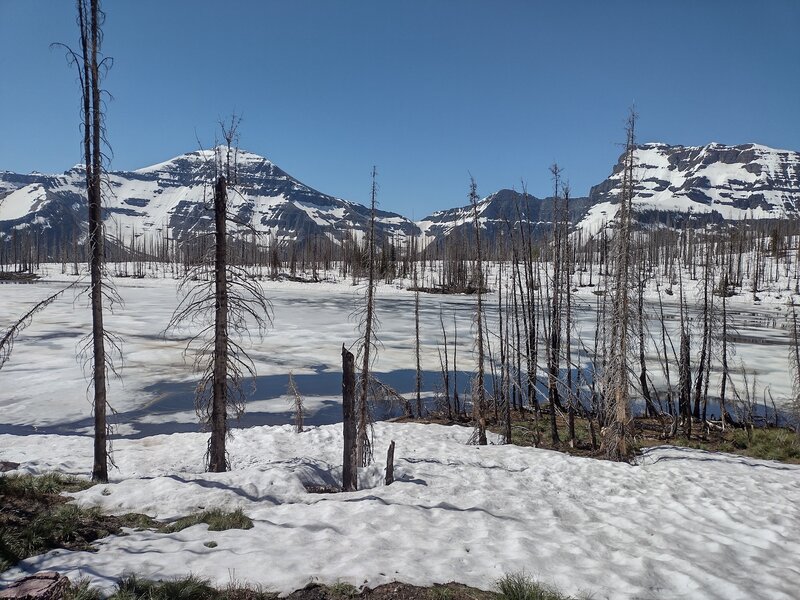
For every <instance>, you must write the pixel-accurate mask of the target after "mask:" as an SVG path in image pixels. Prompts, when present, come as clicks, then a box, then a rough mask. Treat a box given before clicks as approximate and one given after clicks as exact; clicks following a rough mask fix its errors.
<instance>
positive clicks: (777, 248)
mask: <svg viewBox="0 0 800 600" xmlns="http://www.w3.org/2000/svg"><path fill="white" fill-rule="evenodd" d="M552 174H553V180H554V186H555V196H556V197H557V198H558V199H559V200H558V202H557V206H556V211H555V214H556V220H555V222H553V223H552V225H551V227H550V228H549V230H548V231H546V232H543V231H542V229H541V226H540V227H539V228H538V229H537V231H536V233H535V234H534V232H533V228H532V226H531V225H530V224H528V223H526V222H524V221H519V220H518V221H509V222H508V223H507V224H506V227H505V229H504V230H501V231H499V232H497V233H496V234H495V235H494V236H492V237H487V236H486V235H485V231H484V230H482V229H481V228H479V227H476V228H474V229H473V230H472V231H471V232H470V231H467V232H466V233H465V232H464V230H462V231H460V232H458V233H456V234H454V235H452V236H450V237H448V238H446V239H445V240H444V241H443V242H439V243H437V244H434V245H430V246H428V247H424V246H423V244H422V242H421V240H419V239H412V238H406V239H399V238H389V237H383V238H382V237H381V236H380V235H379V234H378V233H377V232H373V233H372V234H371V235H361V236H357V235H356V234H355V233H352V234H350V235H348V236H346V238H345V240H344V241H343V242H341V243H337V242H334V241H332V240H331V239H329V238H328V237H325V236H320V237H314V238H311V239H305V240H301V241H297V242H292V241H286V240H281V241H278V240H276V239H274V238H272V239H270V238H266V239H265V238H264V237H262V236H260V235H258V234H256V233H254V232H244V233H242V232H241V231H239V232H236V231H234V232H233V233H229V234H226V235H227V260H228V261H229V262H230V264H231V266H232V267H235V268H237V269H239V272H241V273H244V274H246V277H249V278H251V279H252V280H253V281H258V280H269V279H295V280H302V281H308V282H313V281H320V280H323V279H325V278H336V279H339V280H341V279H346V280H351V281H352V282H353V283H363V282H366V281H369V280H370V279H371V280H372V282H373V283H372V284H371V285H370V288H372V286H373V285H374V284H376V283H377V282H379V281H380V282H384V283H396V284H401V285H404V286H406V287H408V288H409V289H411V290H412V291H414V292H415V295H416V298H415V300H416V302H417V310H418V302H419V292H420V291H422V292H429V293H466V294H472V295H473V296H474V297H475V298H476V317H475V321H474V323H473V327H472V328H471V329H470V330H469V331H457V330H454V329H453V325H452V323H449V322H448V316H447V315H442V320H441V331H440V332H438V333H439V338H440V342H439V343H438V350H437V351H438V354H439V356H440V364H439V365H422V364H420V362H419V356H420V353H419V347H418V345H419V343H420V342H419V332H418V330H417V335H416V350H415V362H416V364H415V368H416V370H417V372H418V373H419V372H421V371H422V370H425V371H439V372H440V373H441V381H440V382H438V383H437V385H436V387H437V389H438V390H439V391H438V401H437V409H438V410H439V411H441V414H442V415H444V416H446V417H447V418H451V419H462V420H468V421H471V422H473V423H475V424H476V436H475V441H476V442H478V443H485V440H486V437H485V429H486V426H487V424H492V423H493V424H495V425H498V426H499V430H500V431H502V432H503V435H504V437H505V438H506V439H509V440H510V439H511V427H512V415H513V418H514V419H516V418H519V417H522V418H527V419H532V420H534V421H537V420H539V419H542V420H543V421H542V423H547V424H548V425H549V435H548V440H547V444H548V445H551V446H552V445H556V446H557V445H559V444H568V445H570V446H572V445H575V444H576V443H578V440H577V438H576V436H577V433H576V428H575V420H576V417H577V418H580V419H583V420H584V422H586V423H587V424H588V429H589V438H590V439H589V440H582V441H583V442H584V443H587V442H588V443H590V444H591V445H592V447H593V448H597V449H600V448H601V447H603V444H604V440H603V434H604V433H605V434H609V433H610V432H616V433H615V434H614V435H615V436H616V437H617V438H625V437H630V436H631V435H633V433H634V432H633V431H632V430H630V426H631V412H630V411H631V403H632V401H635V402H634V403H635V404H636V406H641V407H642V409H641V411H640V413H642V414H644V415H646V416H647V417H648V418H649V419H650V420H651V421H652V422H656V423H658V424H659V425H658V426H659V427H660V428H661V435H662V437H663V438H664V439H670V438H672V437H675V436H678V435H681V436H689V437H691V436H699V435H703V434H704V432H707V431H708V430H709V429H711V428H725V427H729V426H752V425H753V424H759V423H765V422H766V421H767V420H768V419H770V418H772V419H773V420H777V419H778V418H779V417H778V416H777V413H776V412H775V411H773V410H771V409H772V408H773V407H774V399H773V398H771V397H770V396H769V394H768V387H762V388H761V389H755V387H754V384H755V382H754V381H752V375H751V376H750V379H748V374H747V372H744V373H743V372H741V369H740V366H739V363H738V362H737V361H734V360H732V355H733V341H732V338H733V336H731V335H730V332H731V330H732V325H731V318H730V315H729V314H728V308H727V302H728V298H730V297H731V296H738V297H739V298H747V299H749V300H754V301H755V300H757V299H758V297H759V294H760V293H761V292H762V290H771V291H772V292H774V293H780V292H785V295H786V298H787V299H789V298H792V297H793V296H794V295H795V294H797V293H800V269H798V264H800V243H798V240H800V236H798V227H797V223H796V222H794V221H791V220H784V221H779V222H764V221H747V220H745V221H741V222H738V223H724V224H717V225H713V226H710V225H706V226H703V227H690V226H689V222H684V224H683V226H682V227H681V228H677V227H663V226H659V227H653V226H644V225H641V224H637V221H636V219H635V214H631V215H628V216H627V218H628V219H629V221H630V222H629V223H628V224H627V226H624V223H623V219H625V218H626V215H625V213H624V210H621V211H620V213H619V214H618V215H617V218H616V219H615V220H614V221H612V222H611V223H610V224H609V225H608V226H606V227H602V228H600V230H599V231H598V232H596V233H594V234H589V233H587V232H586V231H584V230H582V229H576V228H575V227H573V225H572V224H571V223H570V222H569V220H568V218H567V215H568V204H569V190H568V188H567V186H564V185H562V184H561V182H560V181H561V177H562V175H561V171H560V169H559V168H558V167H555V166H554V168H553V170H552ZM624 193H625V185H623V196H624ZM470 195H471V196H470V199H471V201H472V202H474V203H477V194H476V192H475V191H474V189H472V190H471V191H470ZM476 214H477V212H476ZM625 228H627V232H625V231H623V230H624V229H625ZM623 234H625V235H626V239H627V240H628V241H627V246H626V248H627V250H626V252H627V259H626V261H625V262H624V263H623V262H621V256H620V246H619V244H620V238H621V237H622V235H623ZM108 237H109V239H110V240H111V241H110V242H108V243H106V245H105V256H104V259H105V263H106V272H107V273H108V274H110V275H113V276H119V277H168V278H175V279H182V278H184V277H186V276H187V275H188V276H191V277H195V278H196V277H197V276H198V273H200V272H202V271H198V266H201V265H203V264H207V261H206V258H207V257H208V256H210V255H211V254H212V250H213V248H214V237H213V236H197V237H193V238H192V239H189V240H183V241H181V240H177V239H172V238H169V237H167V236H161V235H155V236H154V235H149V234H147V235H145V234H142V235H137V236H134V237H133V238H132V239H128V240H124V239H122V237H121V236H120V237H115V236H114V235H113V232H109V235H108ZM358 240H361V241H360V242H359V241H358ZM87 253H88V246H87V240H86V238H85V237H83V238H80V239H78V238H77V237H73V239H71V240H69V242H65V241H64V240H56V241H54V240H52V239H49V238H45V237H44V236H41V235H39V236H37V235H32V234H30V233H28V232H26V231H25V230H21V231H18V232H16V233H15V234H13V235H11V236H8V237H6V238H5V239H4V240H3V242H2V243H0V270H2V272H3V273H5V274H6V276H9V275H11V274H19V273H25V272H29V273H35V272H36V270H37V269H38V268H39V267H40V266H41V265H42V264H43V263H50V264H51V265H52V264H53V263H55V264H56V265H60V270H61V272H62V273H64V274H76V275H77V274H78V273H79V272H82V271H83V270H84V266H83V265H85V264H86V262H87V259H88V254H87ZM623 273H625V274H626V277H625V278H624V279H623V278H621V275H622V274H623ZM207 275H208V276H209V277H211V271H208V272H207ZM586 290H589V291H590V294H589V295H588V297H589V298H591V302H592V304H593V306H592V307H591V308H592V312H593V314H594V319H595V327H594V335H593V336H592V337H590V338H588V339H587V338H586V337H580V336H578V335H577V332H576V325H575V323H576V318H575V311H576V310H577V308H578V306H579V304H581V303H582V304H583V305H585V304H586V300H585V298H586V297H587V294H585V293H584V294H583V298H584V299H583V300H582V301H581V302H578V301H577V300H576V295H577V294H579V292H581V291H584V292H585V291H586ZM623 300H624V306H623ZM676 303H677V306H678V319H679V321H678V332H677V333H675V331H674V330H670V329H668V327H667V326H666V325H665V316H664V310H665V309H664V305H665V304H670V305H672V306H675V304H676ZM487 313H491V315H492V323H491V325H490V323H489V320H488V318H487ZM791 314H793V312H792V313H791ZM623 321H624V322H623ZM793 322H796V321H792V322H790V323H789V324H788V325H789V326H790V337H791V339H792V340H793V343H794V345H795V346H796V345H797V342H796V340H797V335H796V332H795V329H796V328H793V327H791V325H792V323H793ZM648 323H649V325H648ZM654 324H655V325H654ZM416 326H417V328H418V327H419V323H418V315H417V324H416ZM428 337H429V336H428ZM459 337H461V339H462V340H463V339H465V338H467V337H475V338H476V342H475V343H476V345H475V352H474V354H475V355H476V356H478V355H481V356H482V359H478V360H475V361H474V362H477V364H478V367H477V369H476V372H475V378H474V379H475V380H474V381H473V382H471V383H470V382H461V386H460V387H459V386H458V385H457V384H455V381H456V379H457V376H458V375H457V371H458V360H459V358H461V360H462V364H463V363H466V362H470V358H473V359H474V357H467V358H466V359H465V358H464V357H459V356H458V355H457V354H456V350H455V347H456V342H457V340H458V338H459ZM623 340H624V348H622V350H620V346H621V345H623V344H622V341H623ZM653 348H655V354H656V356H657V359H656V360H654V359H653V357H652V354H653V353H652V349H653ZM620 352H621V353H622V355H620ZM615 353H616V354H615ZM360 358H361V360H362V362H364V360H363V359H364V357H363V353H362V355H361V356H360ZM619 361H622V364H619ZM368 362H369V355H368V351H367V357H366V363H368ZM787 365H789V366H791V364H790V362H788V357H787ZM795 370H798V369H795ZM712 372H714V373H716V376H715V377H712V376H711V374H712ZM798 372H800V370H798ZM732 374H733V376H734V378H735V379H736V381H737V382H738V385H737V384H734V381H733V378H732V377H731V375H732ZM743 377H744V381H745V384H744V385H742V378H743ZM484 379H485V380H484ZM620 380H621V383H620ZM712 382H713V383H712ZM760 383H761V384H764V383H765V382H760ZM465 385H466V386H468V387H466V388H465ZM620 385H621V386H623V387H624V388H625V389H626V390H628V394H626V395H623V397H622V399H621V400H620V399H619V398H617V397H616V396H614V394H613V393H612V389H614V390H618V389H620ZM419 386H420V384H419V383H418V385H417V392H416V394H415V395H416V401H412V402H408V403H406V404H405V406H404V409H405V411H406V412H407V413H408V414H413V415H416V416H420V415H421V414H422V413H423V412H425V411H429V410H431V406H430V403H428V404H427V405H425V406H423V403H422V402H421V401H420V400H419V398H420V396H419ZM712 386H713V387H712ZM365 389H366V388H365ZM628 395H629V396H630V397H628ZM617 411H619V412H617ZM770 415H771V416H770ZM556 417H558V419H559V421H560V422H562V423H566V424H567V428H566V431H567V434H566V439H562V438H564V434H563V428H562V432H561V433H559V428H558V427H557V426H556ZM362 418H363V417H362ZM615 427H616V428H615ZM532 431H533V432H534V434H533V435H534V436H536V437H538V436H539V435H540V434H539V431H540V428H539V427H538V424H537V427H535V428H533V429H532ZM362 435H363V434H362ZM540 442H541V440H540V439H536V440H534V443H535V444H539V443H540ZM606 442H608V441H607V440H606ZM605 447H606V449H608V448H609V446H608V443H606V446H605ZM615 448H616V449H615V450H613V451H611V450H609V454H611V455H615V454H619V455H620V457H621V456H624V455H625V454H627V453H628V451H627V450H626V448H625V447H624V445H623V447H621V448H619V447H616V446H615ZM361 462H362V464H363V459H362V461H361Z"/></svg>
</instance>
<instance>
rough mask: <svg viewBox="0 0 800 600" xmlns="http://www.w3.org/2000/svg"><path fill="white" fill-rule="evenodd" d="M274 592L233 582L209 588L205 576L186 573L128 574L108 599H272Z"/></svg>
mask: <svg viewBox="0 0 800 600" xmlns="http://www.w3.org/2000/svg"><path fill="white" fill-rule="evenodd" d="M277 597H278V595H277V594H274V593H271V592H265V591H264V590H263V589H262V588H261V587H259V586H257V587H249V586H246V585H242V584H239V583H236V582H231V583H229V584H228V585H227V586H226V587H225V588H224V589H216V588H214V587H212V586H211V585H210V583H209V581H208V580H207V579H203V578H201V577H197V576H196V575H188V576H186V577H181V578H178V579H166V580H160V581H153V580H150V579H142V578H140V577H137V576H136V575H128V576H126V577H124V578H123V579H121V580H120V582H119V583H118V584H117V591H116V592H115V593H114V594H113V595H112V596H111V597H110V599H109V600H275V599H276V598H277Z"/></svg>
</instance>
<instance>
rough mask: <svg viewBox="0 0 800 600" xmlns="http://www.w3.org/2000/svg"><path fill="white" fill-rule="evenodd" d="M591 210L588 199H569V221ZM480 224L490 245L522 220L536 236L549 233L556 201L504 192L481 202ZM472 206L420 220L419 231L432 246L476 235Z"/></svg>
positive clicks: (501, 191)
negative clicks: (439, 242)
mask: <svg viewBox="0 0 800 600" xmlns="http://www.w3.org/2000/svg"><path fill="white" fill-rule="evenodd" d="M588 209H589V199H588V198H585V197H584V198H570V205H569V212H570V220H571V221H572V222H573V223H574V222H577V221H579V220H580V219H582V218H583V217H584V216H585V215H586V213H587V210H588ZM477 210H478V222H479V223H480V226H481V229H482V231H483V235H484V237H485V238H486V239H487V240H489V241H490V242H491V241H492V240H494V239H496V238H497V237H498V236H501V235H508V225H509V224H513V223H515V222H517V221H518V220H520V219H521V220H523V221H526V222H528V223H530V228H529V231H530V233H531V234H532V235H533V236H534V237H537V236H539V235H540V234H542V233H544V232H548V231H550V227H551V224H552V221H553V199H552V198H536V197H535V196H531V195H530V194H522V193H520V192H517V191H515V190H509V189H502V190H500V191H498V192H495V193H494V194H491V195H489V196H487V197H486V198H484V199H483V200H481V201H480V202H478V206H477ZM473 223H474V215H473V208H472V206H469V205H467V206H462V207H460V208H451V209H449V210H442V211H438V212H435V213H433V214H432V215H430V216H428V217H425V218H424V219H423V220H421V221H418V222H417V225H419V228H420V230H422V232H423V233H424V235H425V239H426V241H427V242H429V243H434V242H438V241H441V240H442V239H444V238H446V237H447V236H450V235H453V234H455V235H468V236H472V235H474V229H473V227H474V225H473Z"/></svg>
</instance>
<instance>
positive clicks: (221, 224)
mask: <svg viewBox="0 0 800 600" xmlns="http://www.w3.org/2000/svg"><path fill="white" fill-rule="evenodd" d="M226 211H227V183H226V181H225V177H219V178H218V179H217V182H216V185H215V186H214V225H215V250H214V298H215V302H214V366H213V381H212V394H213V397H212V400H211V439H210V440H209V443H208V470H209V471H211V472H212V473H221V472H223V471H226V470H227V457H226V452H225V439H226V437H227V434H228V431H227V416H228V283H227V281H226V275H227V272H228V266H227V259H228V256H227V255H228V241H227V231H226V225H227V222H226V220H225V216H226Z"/></svg>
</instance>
